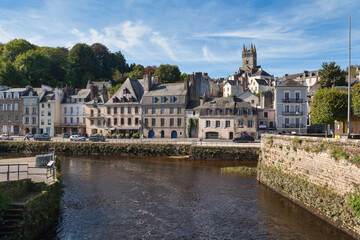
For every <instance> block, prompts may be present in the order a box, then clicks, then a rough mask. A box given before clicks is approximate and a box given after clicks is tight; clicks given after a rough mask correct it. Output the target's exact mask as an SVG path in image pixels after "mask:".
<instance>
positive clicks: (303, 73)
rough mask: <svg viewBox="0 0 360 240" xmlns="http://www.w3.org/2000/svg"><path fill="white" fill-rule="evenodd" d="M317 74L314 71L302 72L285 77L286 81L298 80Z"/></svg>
mask: <svg viewBox="0 0 360 240" xmlns="http://www.w3.org/2000/svg"><path fill="white" fill-rule="evenodd" d="M317 74H318V70H315V71H306V70H305V71H304V72H302V73H294V74H289V75H287V76H284V77H286V79H298V78H306V77H314V76H317Z"/></svg>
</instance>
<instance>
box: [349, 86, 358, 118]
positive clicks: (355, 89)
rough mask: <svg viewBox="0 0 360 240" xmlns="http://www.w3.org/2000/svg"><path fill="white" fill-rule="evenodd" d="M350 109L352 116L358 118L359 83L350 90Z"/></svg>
mask: <svg viewBox="0 0 360 240" xmlns="http://www.w3.org/2000/svg"><path fill="white" fill-rule="evenodd" d="M351 107H352V111H353V113H354V115H355V116H357V117H360V83H358V84H355V86H354V87H353V89H352V90H351Z"/></svg>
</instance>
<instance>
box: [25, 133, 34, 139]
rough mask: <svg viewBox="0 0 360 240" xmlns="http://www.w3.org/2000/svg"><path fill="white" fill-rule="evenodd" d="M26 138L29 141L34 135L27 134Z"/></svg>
mask: <svg viewBox="0 0 360 240" xmlns="http://www.w3.org/2000/svg"><path fill="white" fill-rule="evenodd" d="M25 137H26V138H27V139H29V138H33V137H34V135H32V134H31V133H27V134H26V135H25Z"/></svg>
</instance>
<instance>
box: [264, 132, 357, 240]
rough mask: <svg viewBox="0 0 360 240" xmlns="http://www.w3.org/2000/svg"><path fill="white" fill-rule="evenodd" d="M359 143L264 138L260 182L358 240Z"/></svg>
mask: <svg viewBox="0 0 360 240" xmlns="http://www.w3.org/2000/svg"><path fill="white" fill-rule="evenodd" d="M359 145H360V141H358V140H340V139H324V138H311V137H296V136H281V135H263V136H262V140H261V154H260V155H261V156H260V158H259V164H258V180H259V181H260V182H261V183H263V184H264V185H266V186H268V187H270V188H272V189H273V190H275V191H276V192H278V193H280V194H281V195H283V196H285V197H287V198H288V199H290V200H292V201H294V202H296V203H297V204H299V205H300V206H302V207H304V208H306V209H308V210H309V211H311V212H312V213H314V214H316V215H318V216H319V217H321V218H322V219H324V220H325V221H327V222H329V223H330V224H332V225H334V226H336V227H338V228H339V229H341V230H343V231H345V232H347V233H348V234H349V235H351V236H353V237H355V238H357V239H360V148H359Z"/></svg>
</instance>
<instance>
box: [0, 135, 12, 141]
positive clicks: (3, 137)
mask: <svg viewBox="0 0 360 240" xmlns="http://www.w3.org/2000/svg"><path fill="white" fill-rule="evenodd" d="M0 139H1V140H14V137H12V136H10V135H9V134H2V135H1V136H0Z"/></svg>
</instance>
